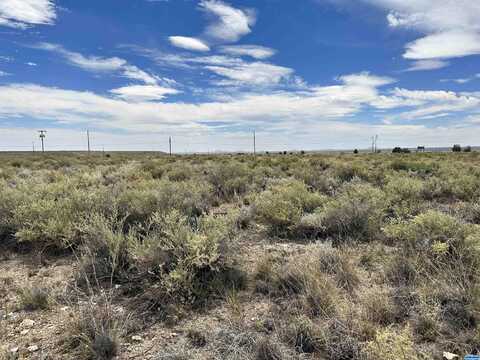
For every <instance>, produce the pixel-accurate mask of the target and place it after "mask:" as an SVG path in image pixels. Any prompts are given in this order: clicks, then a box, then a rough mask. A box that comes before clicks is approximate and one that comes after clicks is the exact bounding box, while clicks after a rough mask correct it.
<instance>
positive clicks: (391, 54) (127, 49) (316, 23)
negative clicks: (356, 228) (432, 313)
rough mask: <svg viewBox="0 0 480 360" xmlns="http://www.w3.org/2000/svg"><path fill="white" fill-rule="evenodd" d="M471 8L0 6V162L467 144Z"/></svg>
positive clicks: (178, 3)
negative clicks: (88, 152)
mask: <svg viewBox="0 0 480 360" xmlns="http://www.w3.org/2000/svg"><path fill="white" fill-rule="evenodd" d="M478 18H480V2H475V1H471V0H456V1H452V0H257V1H254V0H236V1H228V2H227V1H221V0H101V1H99V0H82V1H77V0H2V1H1V2H0V44H1V47H0V132H2V133H3V135H4V137H3V139H4V142H3V144H2V145H1V148H0V150H27V149H30V148H31V147H32V145H33V144H32V142H34V145H36V146H37V147H38V135H37V130H38V129H47V130H48V133H47V149H51V150H60V149H65V150H70V149H72V150H73V149H83V148H85V146H86V139H85V131H86V129H87V128H88V129H90V132H91V134H92V144H93V147H94V148H95V149H101V148H103V147H105V148H106V149H107V150H166V149H167V146H168V137H169V136H172V138H173V143H174V150H176V151H178V152H192V151H219V150H232V151H237V150H248V149H250V148H251V147H252V139H251V138H252V135H251V134H252V131H253V130H255V131H256V133H257V144H258V148H259V149H260V150H283V149H306V150H311V149H327V148H331V149H342V148H357V147H358V148H366V147H368V146H369V144H370V138H371V136H372V135H376V134H378V135H379V146H381V147H391V146H397V145H400V146H416V145H426V146H450V145H451V144H453V143H461V144H464V145H467V144H471V145H479V143H478V134H479V133H480V132H479V130H480V126H479V125H480V90H479V85H480V68H479V64H480V62H479V61H480V59H479V55H480V22H478Z"/></svg>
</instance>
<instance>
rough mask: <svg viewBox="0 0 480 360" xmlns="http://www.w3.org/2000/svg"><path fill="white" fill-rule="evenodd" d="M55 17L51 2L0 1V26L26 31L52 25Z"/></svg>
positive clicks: (39, 0)
mask: <svg viewBox="0 0 480 360" xmlns="http://www.w3.org/2000/svg"><path fill="white" fill-rule="evenodd" d="M56 17H57V14H56V8H55V4H54V2H53V0H1V1H0V26H8V27H12V28H17V29H26V28H28V27H30V26H32V25H52V24H53V23H54V22H55V19H56Z"/></svg>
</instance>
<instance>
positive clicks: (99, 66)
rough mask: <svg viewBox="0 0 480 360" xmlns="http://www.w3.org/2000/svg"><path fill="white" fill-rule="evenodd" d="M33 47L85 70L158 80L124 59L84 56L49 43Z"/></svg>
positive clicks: (146, 80)
mask: <svg viewBox="0 0 480 360" xmlns="http://www.w3.org/2000/svg"><path fill="white" fill-rule="evenodd" d="M34 47H35V48H38V49H42V50H47V51H51V52H55V53H57V54H60V55H61V56H62V57H64V58H65V59H66V60H67V61H68V62H69V63H70V64H71V65H74V66H77V67H79V68H81V69H83V70H86V71H91V72H120V74H121V75H122V76H124V77H126V78H129V79H132V80H139V81H142V82H144V83H146V84H150V85H154V84H157V83H158V80H159V78H158V77H156V76H154V75H151V74H148V73H146V72H145V71H143V70H141V69H139V68H138V67H136V66H134V65H130V64H129V63H128V62H127V61H126V60H124V59H121V58H118V57H110V58H105V57H99V56H85V55H82V54H80V53H78V52H74V51H70V50H67V49H65V48H64V47H62V46H61V45H57V44H51V43H40V44H37V45H35V46H34Z"/></svg>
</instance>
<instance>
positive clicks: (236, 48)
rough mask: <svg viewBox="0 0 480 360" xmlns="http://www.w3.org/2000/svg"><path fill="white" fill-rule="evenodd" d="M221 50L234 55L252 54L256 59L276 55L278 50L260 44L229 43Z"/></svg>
mask: <svg viewBox="0 0 480 360" xmlns="http://www.w3.org/2000/svg"><path fill="white" fill-rule="evenodd" d="M220 51H221V52H223V53H225V54H229V55H234V56H250V57H252V58H255V59H260V60H263V59H268V58H270V57H272V56H273V55H275V53H276V50H274V49H271V48H268V47H265V46H259V45H229V46H222V47H221V48H220Z"/></svg>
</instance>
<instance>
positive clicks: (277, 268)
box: [255, 249, 340, 318]
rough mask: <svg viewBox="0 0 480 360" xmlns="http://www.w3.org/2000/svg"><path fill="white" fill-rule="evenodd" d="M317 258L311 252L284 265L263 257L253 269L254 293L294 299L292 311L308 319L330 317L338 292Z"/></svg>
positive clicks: (315, 254) (291, 259) (333, 311)
mask: <svg viewBox="0 0 480 360" xmlns="http://www.w3.org/2000/svg"><path fill="white" fill-rule="evenodd" d="M312 250H313V249H312ZM318 255H319V254H318V252H315V251H312V253H309V254H303V255H299V256H296V257H292V258H290V259H288V260H287V262H286V263H284V264H276V263H275V262H274V260H273V259H272V258H270V257H266V258H265V259H263V260H262V261H261V262H260V263H259V265H258V266H257V269H256V273H255V279H256V291H257V292H260V293H264V294H268V295H271V296H273V297H283V298H291V297H293V298H294V299H295V302H294V304H293V305H294V307H293V308H296V309H297V310H298V311H300V312H301V313H304V314H306V315H308V316H310V317H324V318H328V317H330V316H332V315H333V314H335V312H336V303H337V301H338V298H339V296H340V295H339V289H338V288H337V286H336V284H335V281H334V280H333V279H331V278H330V277H328V276H327V275H326V274H325V273H323V272H322V268H321V263H320V258H319V256H318Z"/></svg>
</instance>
